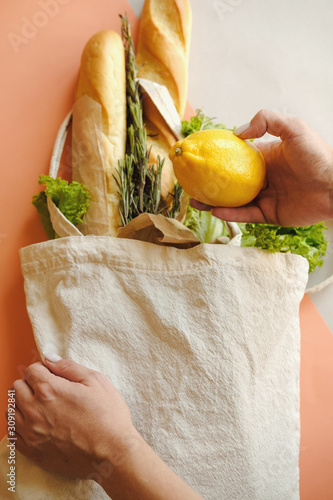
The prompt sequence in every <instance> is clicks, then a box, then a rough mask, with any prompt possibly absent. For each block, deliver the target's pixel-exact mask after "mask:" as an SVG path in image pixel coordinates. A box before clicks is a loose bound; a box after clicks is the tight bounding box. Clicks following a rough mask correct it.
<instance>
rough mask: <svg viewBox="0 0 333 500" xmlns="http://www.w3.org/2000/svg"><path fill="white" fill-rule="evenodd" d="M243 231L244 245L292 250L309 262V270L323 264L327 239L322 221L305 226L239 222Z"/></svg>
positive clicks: (275, 250) (281, 250)
mask: <svg viewBox="0 0 333 500" xmlns="http://www.w3.org/2000/svg"><path fill="white" fill-rule="evenodd" d="M238 225H239V227H240V228H241V230H242V232H243V237H242V246H254V247H256V248H262V249H264V250H268V251H269V252H282V253H285V252H291V253H295V254H298V255H302V256H303V257H305V258H306V259H307V260H308V262H309V272H310V273H311V272H313V271H314V270H315V268H316V267H317V266H319V267H320V266H322V265H323V259H322V257H324V256H325V254H326V249H327V241H326V239H325V235H324V230H325V229H327V228H326V227H325V226H324V224H323V223H322V222H320V223H318V224H314V225H312V226H305V227H281V226H273V225H268V224H238Z"/></svg>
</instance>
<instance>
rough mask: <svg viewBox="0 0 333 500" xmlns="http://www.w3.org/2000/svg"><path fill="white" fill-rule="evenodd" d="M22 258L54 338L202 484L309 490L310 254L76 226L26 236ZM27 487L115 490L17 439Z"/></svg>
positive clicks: (43, 342) (213, 490) (46, 340)
mask: <svg viewBox="0 0 333 500" xmlns="http://www.w3.org/2000/svg"><path fill="white" fill-rule="evenodd" d="M21 263H22V271H23V275H24V280H25V292H26V298H27V308H28V313H29V316H30V319H31V323H32V326H33V330H34V335H35V339H36V343H37V346H38V348H39V350H40V352H41V353H43V351H46V350H47V351H50V350H51V351H54V352H56V353H58V354H60V355H61V356H63V357H69V358H71V359H74V360H75V361H78V362H80V363H82V364H84V365H86V366H88V367H90V368H94V369H96V370H99V371H101V372H102V373H104V375H106V376H107V377H108V378H109V379H110V380H111V382H112V383H113V384H114V385H115V387H116V388H117V389H118V390H119V391H120V393H121V394H122V395H123V397H124V398H125V400H126V402H127V404H128V405H129V407H130V410H131V413H132V417H133V421H134V424H135V426H136V428H137V429H138V430H139V432H140V433H141V434H142V435H143V437H144V438H145V439H146V441H147V442H148V443H149V444H150V445H151V446H152V447H153V449H154V450H155V451H156V452H157V453H158V454H159V455H160V457H161V458H162V459H163V460H165V461H166V462H167V463H168V464H169V466H170V467H171V468H172V469H173V470H175V472H176V473H177V474H179V476H180V477H181V478H183V479H184V480H185V481H187V482H188V483H189V484H190V485H191V486H192V487H193V488H194V489H195V490H196V491H197V492H198V493H200V494H201V495H202V496H203V497H204V498H206V499H207V500H208V499H209V500H222V499H223V500H224V499H232V500H238V499H239V500H244V499H248V500H267V499H270V500H275V499H276V500H283V499H285V500H287V499H288V500H296V499H298V498H299V486H298V481H299V469H298V454H299V438H300V415H299V362H300V329H299V302H300V300H301V299H302V297H303V293H304V289H305V285H306V282H307V278H308V276H307V270H308V264H307V261H306V260H305V259H303V258H302V257H300V256H297V255H291V254H270V253H268V252H264V251H261V250H257V249H254V248H239V247H234V246H231V245H212V244H200V245H197V246H195V247H193V248H189V249H178V248H172V247H165V246H159V245H156V244H153V243H147V242H143V241H135V240H130V239H120V238H112V237H109V236H71V237H65V238H61V239H56V240H52V241H48V242H44V243H39V244H36V245H32V246H29V247H27V248H24V249H22V250H21ZM97 411H98V410H97ZM0 452H1V462H0V463H1V468H0V477H1V476H2V477H1V488H0V496H1V498H4V499H6V498H13V497H12V496H11V495H12V493H10V492H8V491H7V485H6V474H7V472H8V464H7V458H6V457H7V455H8V451H7V449H6V440H3V441H2V443H1V449H0ZM15 498H18V499H22V500H23V499H24V500H29V499H34V500H39V499H43V500H44V499H45V498H47V499H48V500H53V499H57V498H61V499H73V498H74V499H75V498H77V499H82V500H88V499H89V500H96V499H104V498H108V497H107V495H106V494H105V493H104V491H103V490H102V489H101V488H100V486H98V484H96V483H94V482H93V481H91V480H84V481H71V480H67V479H64V478H62V477H60V476H56V475H53V474H50V473H48V472H45V471H43V470H41V469H40V468H39V467H37V466H35V465H34V464H32V463H31V462H30V461H29V460H28V459H26V458H25V457H23V456H21V455H20V454H19V453H18V452H17V487H16V495H15Z"/></svg>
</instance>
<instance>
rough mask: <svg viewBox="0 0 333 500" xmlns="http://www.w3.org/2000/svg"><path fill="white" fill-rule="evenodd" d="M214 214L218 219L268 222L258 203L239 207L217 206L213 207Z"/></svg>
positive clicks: (258, 222)
mask: <svg viewBox="0 0 333 500" xmlns="http://www.w3.org/2000/svg"><path fill="white" fill-rule="evenodd" d="M212 215H214V217H217V218H218V219H222V220H225V221H228V222H255V223H257V224H266V223H267V221H266V219H265V217H264V214H263V213H262V211H261V210H260V208H259V207H258V206H256V205H251V206H249V205H247V206H244V207H237V208H223V207H216V208H213V209H212Z"/></svg>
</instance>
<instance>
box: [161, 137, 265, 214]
mask: <svg viewBox="0 0 333 500" xmlns="http://www.w3.org/2000/svg"><path fill="white" fill-rule="evenodd" d="M169 158H170V160H171V161H172V163H173V167H174V172H175V175H176V177H177V179H178V181H179V184H180V185H181V186H182V188H183V189H184V190H185V191H186V193H187V194H189V195H190V196H191V197H192V198H195V199H196V200H198V201H201V202H202V203H206V204H208V205H213V206H223V207H239V206H241V205H245V204H246V203H249V202H250V201H252V200H253V199H254V198H255V197H256V196H257V194H258V193H259V191H260V190H261V189H262V187H263V185H264V182H265V175H266V167H265V160H264V157H263V156H262V154H261V152H260V151H259V150H258V149H257V148H255V147H254V146H250V145H249V144H248V143H247V142H245V141H244V140H242V139H240V138H239V137H237V136H236V135H234V134H233V133H232V132H231V131H230V130H223V129H211V130H202V131H200V132H195V133H194V134H191V135H189V136H188V137H186V138H185V139H183V140H181V141H178V142H176V144H174V146H173V147H172V148H171V150H170V152H169Z"/></svg>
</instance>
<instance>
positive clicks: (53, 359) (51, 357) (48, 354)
mask: <svg viewBox="0 0 333 500" xmlns="http://www.w3.org/2000/svg"><path fill="white" fill-rule="evenodd" d="M44 358H45V359H47V360H48V361H51V363H57V361H60V360H61V359H62V358H61V357H60V356H58V354H56V353H55V352H44Z"/></svg>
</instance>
